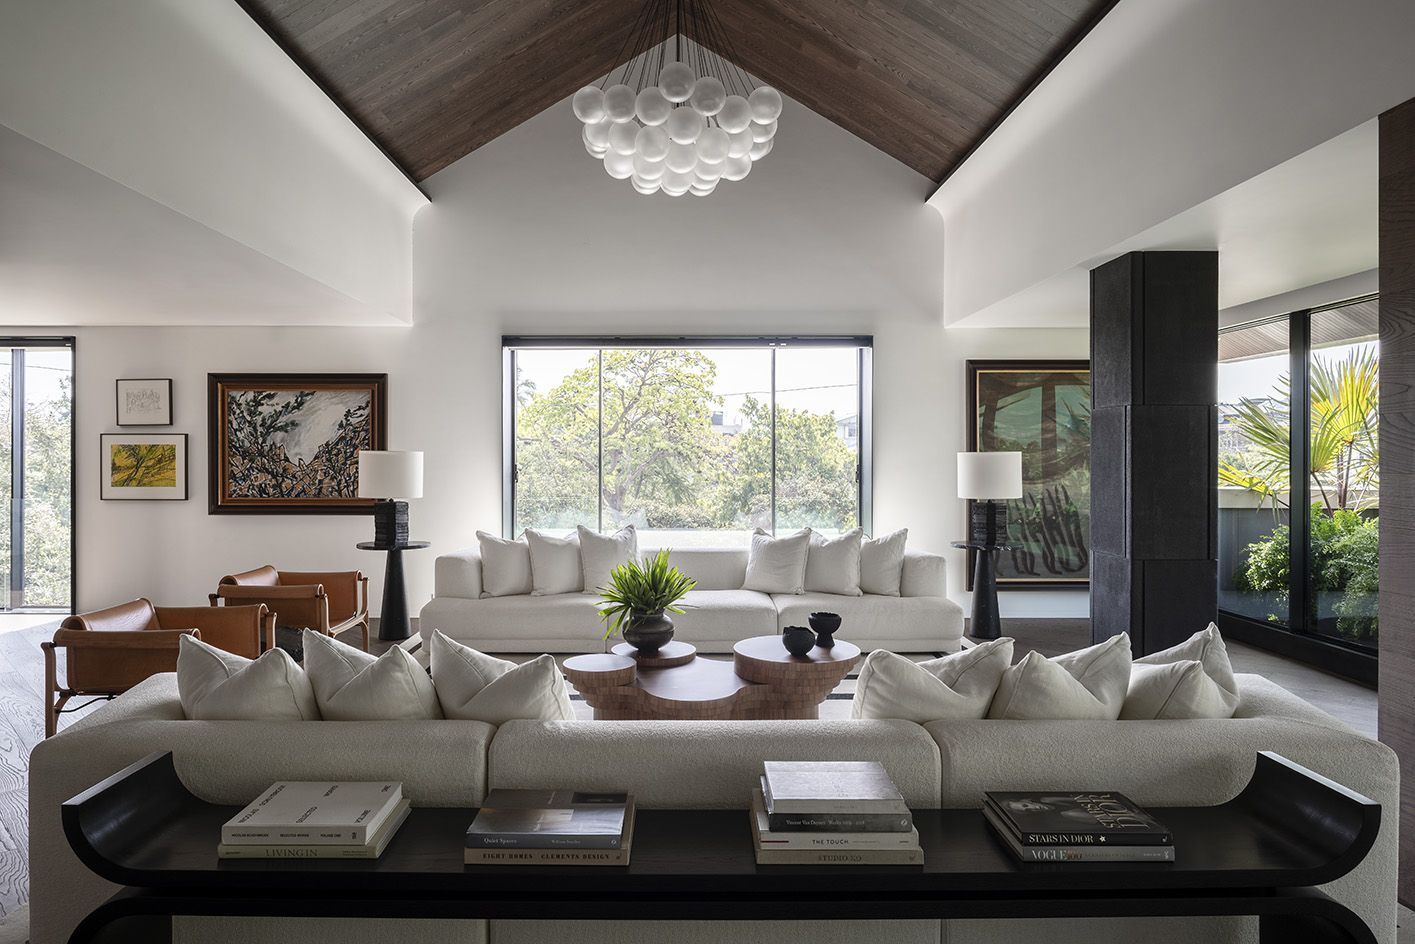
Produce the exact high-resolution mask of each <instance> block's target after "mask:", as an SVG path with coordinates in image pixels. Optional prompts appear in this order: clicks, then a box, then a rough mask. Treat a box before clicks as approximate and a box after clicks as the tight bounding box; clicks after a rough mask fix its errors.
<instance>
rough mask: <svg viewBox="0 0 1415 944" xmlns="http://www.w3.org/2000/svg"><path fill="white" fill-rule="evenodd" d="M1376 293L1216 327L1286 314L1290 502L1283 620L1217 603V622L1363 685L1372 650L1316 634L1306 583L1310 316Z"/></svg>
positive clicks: (1371, 682)
mask: <svg viewBox="0 0 1415 944" xmlns="http://www.w3.org/2000/svg"><path fill="white" fill-rule="evenodd" d="M1378 300H1379V294H1378V293H1371V294H1367V295H1359V296H1356V297H1355V298H1347V299H1343V300H1341V301H1339V302H1333V303H1331V304H1328V305H1319V306H1315V307H1312V308H1301V309H1298V310H1296V311H1291V312H1288V313H1286V314H1283V315H1275V316H1273V317H1271V318H1264V319H1261V320H1258V321H1250V322H1245V323H1243V324H1236V325H1229V326H1226V327H1224V328H1221V329H1220V330H1219V334H1225V333H1227V332H1230V331H1239V330H1242V329H1244V328H1252V327H1256V326H1259V325H1262V324H1271V323H1273V322H1280V321H1283V320H1284V319H1286V321H1287V356H1288V376H1289V378H1290V383H1291V396H1290V398H1289V401H1288V405H1287V410H1288V414H1287V419H1288V442H1289V453H1288V483H1289V485H1288V490H1289V491H1288V508H1289V509H1290V513H1289V514H1288V528H1289V530H1288V542H1287V545H1288V551H1287V553H1288V559H1287V563H1288V612H1287V624H1286V625H1285V626H1284V625H1279V624H1276V623H1271V622H1266V621H1263V620H1259V619H1255V618H1253V617H1251V616H1245V615H1243V614H1240V613H1234V612H1232V611H1230V610H1224V609H1220V610H1219V611H1218V621H1217V622H1218V627H1219V629H1220V630H1222V631H1223V633H1224V635H1226V636H1228V637H1230V638H1232V639H1236V640H1238V641H1240V642H1245V643H1248V644H1249V645H1253V646H1257V647H1258V648H1261V649H1266V650H1268V651H1270V652H1275V653H1277V654H1279V655H1282V656H1286V657H1287V658H1290V659H1293V660H1295V661H1298V662H1302V663H1304V664H1306V665H1310V666H1313V667H1315V668H1319V669H1322V670H1324V671H1327V672H1330V673H1332V674H1333V675H1339V676H1341V677H1343V678H1347V679H1350V680H1351V681H1354V682H1358V683H1360V684H1362V685H1365V686H1368V687H1370V688H1375V687H1376V674H1377V671H1376V670H1377V663H1378V657H1377V652H1376V650H1375V649H1373V648H1371V647H1366V646H1360V645H1357V644H1355V643H1351V642H1346V641H1343V640H1341V639H1338V638H1336V637H1333V636H1330V635H1323V634H1320V633H1318V632H1317V630H1316V625H1317V613H1316V593H1315V591H1314V589H1313V581H1312V566H1311V559H1310V554H1309V551H1310V549H1311V541H1312V535H1311V526H1312V523H1311V517H1310V512H1309V509H1310V508H1311V506H1312V478H1311V464H1312V462H1311V453H1312V405H1311V393H1312V316H1313V315H1317V314H1320V313H1322V312H1326V311H1333V310H1335V309H1338V308H1345V307H1347V306H1349V305H1355V304H1359V303H1361V302H1368V301H1378Z"/></svg>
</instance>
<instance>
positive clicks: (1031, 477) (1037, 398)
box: [965, 360, 1091, 590]
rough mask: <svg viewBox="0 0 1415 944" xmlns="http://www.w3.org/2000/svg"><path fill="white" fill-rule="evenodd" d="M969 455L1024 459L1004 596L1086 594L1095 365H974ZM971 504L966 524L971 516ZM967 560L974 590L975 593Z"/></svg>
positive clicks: (1002, 562) (1013, 505) (1005, 556)
mask: <svg viewBox="0 0 1415 944" xmlns="http://www.w3.org/2000/svg"><path fill="white" fill-rule="evenodd" d="M967 369H968V449H969V451H978V452H1021V453H1022V488H1023V495H1022V497H1021V498H1019V499H1013V500H1010V501H1009V502H1008V503H1007V545H1008V547H1009V548H1011V550H1007V551H1003V552H1001V553H1000V554H999V555H998V562H997V584H998V588H999V589H1005V590H1028V589H1031V590H1036V589H1057V588H1061V587H1085V586H1087V585H1088V584H1089V582H1090V578H1091V550H1090V538H1091V365H1090V363H1089V362H1088V361H1073V360H1036V361H1030V360H1029V361H990V360H989V361H971V360H970V361H968V364H967ZM972 513H973V509H972V503H971V502H970V503H969V507H968V518H967V519H965V520H971V518H972ZM972 573H973V559H972V553H971V552H970V553H969V560H968V575H969V576H968V589H969V590H972V589H973V585H972V583H973V580H972Z"/></svg>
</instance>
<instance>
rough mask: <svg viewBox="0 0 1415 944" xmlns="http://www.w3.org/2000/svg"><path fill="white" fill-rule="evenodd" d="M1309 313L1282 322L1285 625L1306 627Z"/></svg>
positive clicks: (1309, 512) (1309, 537) (1309, 528)
mask: <svg viewBox="0 0 1415 944" xmlns="http://www.w3.org/2000/svg"><path fill="white" fill-rule="evenodd" d="M1311 354H1312V313H1311V312H1310V311H1298V312H1294V313H1293V314H1292V317H1291V319H1290V320H1289V322H1288V377H1289V378H1290V383H1289V399H1288V406H1287V410H1288V429H1289V431H1290V432H1289V434H1288V489H1287V492H1288V494H1287V507H1288V516H1287V518H1288V531H1287V534H1288V547H1287V555H1288V556H1287V562H1288V625H1289V626H1290V627H1291V628H1292V629H1293V631H1295V632H1299V633H1311V632H1313V631H1315V629H1316V626H1315V625H1314V623H1313V620H1312V567H1311V553H1310V552H1311V544H1312V477H1311V469H1312V461H1311V459H1312V372H1311V371H1312V368H1311V361H1312V357H1311Z"/></svg>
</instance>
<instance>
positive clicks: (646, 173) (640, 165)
mask: <svg viewBox="0 0 1415 944" xmlns="http://www.w3.org/2000/svg"><path fill="white" fill-rule="evenodd" d="M666 169H667V168H666V166H665V165H664V163H663V161H651V160H649V159H648V158H646V157H644V156H643V155H642V154H635V155H634V176H635V177H642V178H643V179H644V180H658V178H660V177H662V176H663V172H664V170H666Z"/></svg>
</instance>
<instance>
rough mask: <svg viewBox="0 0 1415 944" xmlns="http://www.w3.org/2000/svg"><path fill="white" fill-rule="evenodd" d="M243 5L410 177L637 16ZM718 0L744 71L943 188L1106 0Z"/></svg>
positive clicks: (493, 4)
mask: <svg viewBox="0 0 1415 944" xmlns="http://www.w3.org/2000/svg"><path fill="white" fill-rule="evenodd" d="M239 2H240V3H241V4H242V6H243V7H244V8H245V9H246V10H247V11H248V12H249V13H250V15H251V16H252V17H253V18H254V19H255V20H256V21H257V22H258V23H260V25H261V26H262V27H264V28H265V30H266V31H267V32H269V33H270V35H271V36H272V37H273V38H274V39H275V40H276V41H277V42H278V43H280V44H281V46H282V47H283V48H284V49H285V50H286V51H287V52H288V53H289V54H290V56H291V57H292V58H294V59H295V61H296V62H298V63H299V64H300V65H301V67H303V68H304V70H305V71H306V72H307V73H308V74H309V75H310V77H311V78H312V79H313V80H314V81H315V82H317V83H318V84H319V85H320V87H321V88H322V89H324V91H325V92H326V94H328V95H329V96H330V97H331V98H333V99H334V101H335V102H336V103H337V104H338V105H339V106H340V107H341V108H342V109H344V111H345V112H346V113H348V114H349V116H350V117H351V118H352V119H353V120H354V121H355V122H357V123H358V124H359V125H360V127H362V128H363V129H364V130H365V132H367V134H368V135H369V136H370V137H371V138H372V139H373V140H374V141H375V143H377V144H378V145H379V146H380V147H381V148H383V150H384V151H385V152H386V153H387V154H388V155H389V156H390V157H391V158H393V160H395V161H396V162H397V163H398V164H399V165H400V166H401V167H402V168H403V169H404V170H405V171H406V172H407V173H408V174H409V175H410V176H411V177H413V178H414V179H415V180H420V181H421V180H425V179H426V178H428V177H430V176H431V175H432V174H435V173H436V172H437V171H439V170H441V169H442V168H444V167H446V166H447V165H449V164H451V163H452V162H454V161H456V160H458V159H460V158H462V157H464V156H466V155H467V154H470V153H471V152H472V151H474V150H476V149H477V148H479V147H481V146H482V145H483V144H485V143H487V142H488V141H491V140H492V139H494V138H496V137H499V136H500V135H502V134H504V133H505V132H507V131H509V130H511V129H512V128H514V127H516V126H517V125H519V124H520V123H521V122H523V121H525V120H527V119H528V118H531V117H532V116H534V115H536V114H538V113H540V112H541V111H543V110H544V109H546V108H548V107H550V106H551V105H553V104H555V103H556V102H558V101H560V100H561V99H563V98H565V97H566V96H567V95H569V94H571V93H572V92H574V91H575V90H576V89H577V88H580V87H581V86H583V85H586V84H588V83H591V82H593V81H595V80H597V79H598V78H599V77H600V76H602V75H604V74H605V73H607V72H609V71H610V70H612V69H614V68H616V67H617V66H619V65H622V64H623V61H624V59H625V58H627V53H626V51H625V50H626V41H629V42H632V37H631V33H632V32H633V27H634V24H635V21H636V18H637V17H638V14H639V11H640V9H641V7H642V4H641V2H640V0H239ZM711 2H712V8H713V9H714V10H715V11H716V13H717V16H718V18H719V20H720V21H721V23H722V25H723V27H724V29H725V35H726V41H727V43H728V44H729V45H730V46H731V48H732V50H733V51H735V52H736V54H737V58H738V60H739V61H738V63H737V64H738V65H740V66H741V67H742V68H743V69H746V70H747V71H749V72H751V73H753V74H754V75H756V76H758V77H759V78H760V79H762V80H763V81H765V82H768V83H770V84H772V85H775V86H776V87H777V88H778V89H780V90H781V91H782V92H783V93H785V94H786V95H788V96H790V97H792V98H794V99H796V100H797V101H799V102H801V103H802V104H804V105H806V106H807V107H808V108H810V109H812V110H813V111H815V112H817V113H819V114H820V115H822V116H824V117H825V118H828V119H830V120H831V121H833V122H835V123H836V124H838V125H840V126H841V127H842V128H845V129H846V130H848V131H850V132H852V133H853V134H855V135H857V136H858V137H860V138H862V139H863V140H865V141H867V142H869V143H870V144H872V145H874V146H875V147H877V148H879V149H880V150H881V151H884V152H885V153H886V154H889V155H891V156H892V157H894V158H896V159H898V160H899V161H901V162H903V163H904V164H906V165H908V166H909V167H912V168H913V169H914V170H916V171H918V172H919V173H921V174H924V175H925V176H927V177H930V178H932V179H934V180H942V179H943V178H944V177H945V176H947V174H948V173H949V172H950V171H951V170H952V169H953V168H954V167H956V166H957V165H958V163H959V162H960V161H961V160H962V159H963V158H964V157H965V156H966V155H967V154H968V153H969V152H970V150H971V149H972V148H973V147H975V146H976V144H977V143H978V142H979V141H980V140H981V139H982V138H983V137H985V136H986V135H987V134H988V133H989V132H990V131H991V129H992V128H993V127H995V126H996V124H997V123H998V122H999V121H1000V120H1001V119H1002V118H1003V117H1004V116H1005V115H1006V114H1007V113H1008V111H1009V110H1010V109H1011V108H1012V107H1013V106H1014V105H1015V104H1016V103H1017V101H1018V100H1020V98H1021V97H1023V96H1024V95H1025V94H1026V93H1027V92H1028V91H1029V90H1030V88H1031V87H1032V86H1033V85H1034V84H1035V83H1036V81H1037V80H1038V79H1039V78H1040V77H1041V76H1043V75H1045V73H1046V72H1047V71H1049V70H1050V68H1051V67H1052V66H1053V65H1054V64H1055V63H1056V62H1057V61H1059V59H1060V58H1061V57H1062V56H1064V55H1065V53H1066V52H1067V51H1069V49H1070V48H1071V46H1072V45H1074V43H1075V42H1076V41H1077V40H1078V39H1079V38H1080V37H1081V36H1082V35H1084V33H1085V32H1086V31H1087V30H1089V29H1090V27H1091V26H1092V25H1094V23H1095V22H1096V21H1097V20H1098V19H1099V18H1100V17H1101V16H1103V15H1104V13H1105V12H1106V11H1107V10H1108V9H1109V8H1110V7H1111V6H1112V5H1113V3H1114V0H711ZM684 32H685V33H688V34H689V35H692V32H693V30H692V27H691V24H685V30H684ZM701 40H702V41H703V42H704V44H705V45H708V46H710V47H711V46H713V45H714V43H712V42H710V41H709V40H710V37H707V36H704V37H701ZM717 51H719V52H722V51H723V50H717Z"/></svg>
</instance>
